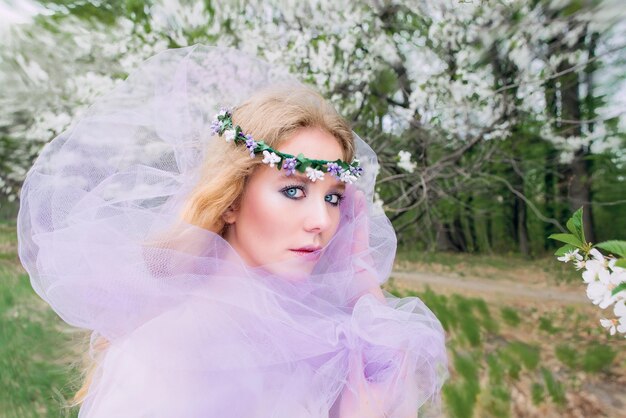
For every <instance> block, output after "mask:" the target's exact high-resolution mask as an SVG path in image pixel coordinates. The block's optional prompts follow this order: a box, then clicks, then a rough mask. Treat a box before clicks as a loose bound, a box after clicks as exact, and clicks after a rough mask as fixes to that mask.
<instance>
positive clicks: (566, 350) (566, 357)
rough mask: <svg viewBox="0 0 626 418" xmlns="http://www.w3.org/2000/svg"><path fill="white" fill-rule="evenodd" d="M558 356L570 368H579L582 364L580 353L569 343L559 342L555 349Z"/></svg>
mask: <svg viewBox="0 0 626 418" xmlns="http://www.w3.org/2000/svg"><path fill="white" fill-rule="evenodd" d="M554 353H555V355H556V358H557V359H559V361H560V362H561V363H563V364H565V365H566V366H567V367H569V368H570V369H572V370H574V369H577V368H578V367H579V365H580V361H579V358H580V354H579V353H578V351H577V350H575V349H574V348H572V347H571V346H570V345H568V344H559V345H557V346H556V348H555V349H554Z"/></svg>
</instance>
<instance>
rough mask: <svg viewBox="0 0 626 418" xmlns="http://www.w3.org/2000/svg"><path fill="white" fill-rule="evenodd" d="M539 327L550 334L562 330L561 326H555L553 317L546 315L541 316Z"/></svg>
mask: <svg viewBox="0 0 626 418" xmlns="http://www.w3.org/2000/svg"><path fill="white" fill-rule="evenodd" d="M539 329H540V330H542V331H545V332H547V333H548V334H550V335H554V334H556V333H557V332H559V331H560V328H558V327H556V326H554V324H553V323H552V318H549V317H546V316H541V317H539Z"/></svg>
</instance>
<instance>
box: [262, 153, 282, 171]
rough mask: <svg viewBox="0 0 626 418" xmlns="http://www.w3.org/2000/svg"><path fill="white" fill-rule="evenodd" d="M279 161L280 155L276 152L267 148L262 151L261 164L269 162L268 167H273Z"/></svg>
mask: <svg viewBox="0 0 626 418" xmlns="http://www.w3.org/2000/svg"><path fill="white" fill-rule="evenodd" d="M279 162H280V157H279V156H278V155H276V153H274V152H269V151H268V150H265V151H263V164H269V165H270V167H272V168H274V167H275V166H276V164H278V163H279Z"/></svg>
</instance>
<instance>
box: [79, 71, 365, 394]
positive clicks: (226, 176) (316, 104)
mask: <svg viewBox="0 0 626 418" xmlns="http://www.w3.org/2000/svg"><path fill="white" fill-rule="evenodd" d="M233 124H235V125H239V126H241V128H242V130H243V132H244V133H246V134H252V136H253V137H254V138H255V139H256V140H263V141H265V143H266V144H268V145H269V146H270V147H272V148H274V149H277V148H279V147H280V145H281V144H282V143H284V142H285V141H287V140H289V139H290V138H291V137H292V136H293V135H295V134H296V132H297V131H298V130H300V129H303V128H318V129H321V130H323V131H326V132H328V133H329V134H331V135H332V136H334V137H335V138H336V139H337V141H338V142H339V144H340V145H341V147H342V149H343V160H344V161H348V162H349V161H352V159H353V158H354V155H355V144H354V137H353V134H352V129H351V127H350V125H349V124H348V122H347V121H346V120H345V119H344V118H343V117H341V116H340V115H339V114H338V113H337V111H336V110H335V109H334V108H333V107H332V106H331V105H330V104H329V103H328V102H327V101H326V100H324V98H323V97H322V96H321V95H320V94H319V93H318V92H316V91H315V90H314V89H312V88H310V87H307V86H305V85H303V84H295V83H294V84H284V85H275V86H272V87H270V88H267V89H264V90H261V91H259V92H257V93H256V94H254V95H253V96H252V97H250V99H248V100H247V101H246V102H244V103H243V104H241V105H239V106H237V107H236V108H235V109H234V110H233ZM259 164H261V159H260V158H250V154H249V152H248V151H247V149H246V148H245V146H242V145H234V144H233V143H232V142H226V141H225V140H223V139H222V138H219V139H218V138H214V140H212V141H210V145H209V148H208V149H207V151H206V158H205V160H204V162H203V166H202V167H201V170H202V171H201V176H200V181H199V182H198V184H197V186H196V187H195V188H194V189H193V190H192V192H191V194H190V197H189V199H188V200H187V202H186V204H185V205H184V207H183V211H182V213H181V220H182V221H184V222H186V223H189V224H192V225H195V226H198V227H201V228H204V229H207V230H210V231H212V232H215V233H217V234H220V235H223V233H224V227H225V222H224V219H223V215H224V213H225V212H226V211H227V210H228V208H230V207H236V206H237V205H238V200H239V198H240V197H241V196H242V194H243V192H244V190H245V185H246V183H247V180H248V178H249V176H250V175H251V174H252V173H253V172H254V169H255V168H256V167H257V166H258V165H259ZM108 346H109V343H108V341H107V340H106V339H104V338H103V337H99V338H98V339H97V340H96V341H95V343H94V346H93V352H94V356H95V357H96V358H95V359H92V358H91V357H90V356H86V358H85V363H86V367H85V372H84V381H83V384H82V386H81V388H80V389H79V390H78V391H77V392H76V394H75V395H74V397H73V399H72V402H71V406H77V405H80V404H81V403H82V402H83V401H84V400H85V397H86V396H87V394H88V391H89V387H90V386H91V383H92V381H93V377H94V374H95V372H96V370H97V361H96V360H98V359H99V358H100V357H101V356H102V355H103V354H104V351H105V350H106V349H107V348H108Z"/></svg>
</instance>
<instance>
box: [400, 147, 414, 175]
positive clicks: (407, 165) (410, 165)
mask: <svg viewBox="0 0 626 418" xmlns="http://www.w3.org/2000/svg"><path fill="white" fill-rule="evenodd" d="M398 158H399V160H400V161H399V162H398V167H400V168H401V169H403V170H404V171H407V172H409V173H412V172H414V171H415V167H416V166H417V164H416V163H415V162H413V161H411V153H410V152H409V151H400V152H398Z"/></svg>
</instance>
